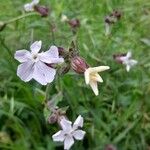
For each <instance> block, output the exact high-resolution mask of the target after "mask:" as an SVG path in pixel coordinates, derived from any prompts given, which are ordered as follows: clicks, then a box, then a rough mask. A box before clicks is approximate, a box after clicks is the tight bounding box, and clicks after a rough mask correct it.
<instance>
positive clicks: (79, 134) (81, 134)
mask: <svg viewBox="0 0 150 150" xmlns="http://www.w3.org/2000/svg"><path fill="white" fill-rule="evenodd" d="M85 133H86V132H85V131H82V130H76V131H74V132H73V136H74V138H75V139H76V140H82V139H83V138H84V135H85Z"/></svg>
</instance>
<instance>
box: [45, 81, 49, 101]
mask: <svg viewBox="0 0 150 150" xmlns="http://www.w3.org/2000/svg"><path fill="white" fill-rule="evenodd" d="M49 91H50V83H48V84H47V86H46V91H45V103H46V102H47V101H48V99H49Z"/></svg>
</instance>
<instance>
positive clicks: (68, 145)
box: [64, 135, 74, 150]
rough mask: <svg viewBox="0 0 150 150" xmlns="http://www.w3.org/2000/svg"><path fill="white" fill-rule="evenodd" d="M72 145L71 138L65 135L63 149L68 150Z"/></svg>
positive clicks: (72, 140)
mask: <svg viewBox="0 0 150 150" xmlns="http://www.w3.org/2000/svg"><path fill="white" fill-rule="evenodd" d="M73 144H74V139H73V137H72V136H69V135H67V136H66V138H65V141H64V149H65V150H69V149H70V148H71V146H72V145H73Z"/></svg>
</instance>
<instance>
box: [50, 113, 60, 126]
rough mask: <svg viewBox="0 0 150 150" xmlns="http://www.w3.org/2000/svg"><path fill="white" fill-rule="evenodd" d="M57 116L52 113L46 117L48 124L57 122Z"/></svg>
mask: <svg viewBox="0 0 150 150" xmlns="http://www.w3.org/2000/svg"><path fill="white" fill-rule="evenodd" d="M57 119H58V115H57V114H56V113H53V114H52V115H51V116H49V117H48V123H49V124H54V123H56V122H57Z"/></svg>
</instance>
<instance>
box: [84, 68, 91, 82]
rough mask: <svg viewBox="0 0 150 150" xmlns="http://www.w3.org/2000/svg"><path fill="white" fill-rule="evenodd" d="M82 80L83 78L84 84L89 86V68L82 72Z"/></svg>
mask: <svg viewBox="0 0 150 150" xmlns="http://www.w3.org/2000/svg"><path fill="white" fill-rule="evenodd" d="M84 78H85V83H86V84H89V82H90V73H89V68H88V69H86V70H85V72H84Z"/></svg>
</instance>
